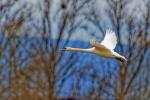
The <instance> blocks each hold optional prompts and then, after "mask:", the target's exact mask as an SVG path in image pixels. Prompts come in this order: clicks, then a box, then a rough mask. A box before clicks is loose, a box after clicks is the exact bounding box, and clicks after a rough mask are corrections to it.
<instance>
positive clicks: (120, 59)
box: [115, 56, 127, 62]
mask: <svg viewBox="0 0 150 100" xmlns="http://www.w3.org/2000/svg"><path fill="white" fill-rule="evenodd" d="M115 59H117V60H119V61H120V62H126V61H127V59H126V58H125V57H124V56H120V57H115Z"/></svg>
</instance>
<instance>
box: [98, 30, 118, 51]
mask: <svg viewBox="0 0 150 100" xmlns="http://www.w3.org/2000/svg"><path fill="white" fill-rule="evenodd" d="M101 44H102V45H104V46H105V47H107V48H109V49H110V50H113V49H114V48H115V47H116V44H117V37H116V34H115V32H113V31H112V30H110V29H108V30H106V34H105V37H104V40H103V41H102V42H101Z"/></svg>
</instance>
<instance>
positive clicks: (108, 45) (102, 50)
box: [63, 29, 126, 62]
mask: <svg viewBox="0 0 150 100" xmlns="http://www.w3.org/2000/svg"><path fill="white" fill-rule="evenodd" d="M90 44H91V46H92V48H88V49H81V48H72V47H65V48H64V49H63V51H80V52H87V53H92V54H96V55H97V56H102V57H105V58H112V59H117V60H119V61H121V62H124V61H126V58H125V57H124V56H122V55H120V54H119V53H117V52H115V51H114V49H115V47H116V44H117V37H116V35H115V32H113V31H112V30H110V29H108V30H106V34H105V37H104V40H103V41H102V42H101V43H98V42H96V41H94V40H92V41H90Z"/></svg>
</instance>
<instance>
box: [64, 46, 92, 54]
mask: <svg viewBox="0 0 150 100" xmlns="http://www.w3.org/2000/svg"><path fill="white" fill-rule="evenodd" d="M65 50H66V51H79V52H87V53H93V48H89V49H81V48H71V47H67V48H66V49H65Z"/></svg>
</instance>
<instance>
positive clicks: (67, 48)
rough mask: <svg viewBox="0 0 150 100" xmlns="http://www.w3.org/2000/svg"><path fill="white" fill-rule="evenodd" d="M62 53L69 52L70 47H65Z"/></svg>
mask: <svg viewBox="0 0 150 100" xmlns="http://www.w3.org/2000/svg"><path fill="white" fill-rule="evenodd" d="M62 50H63V51H66V50H71V47H65V48H63V49H62Z"/></svg>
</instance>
